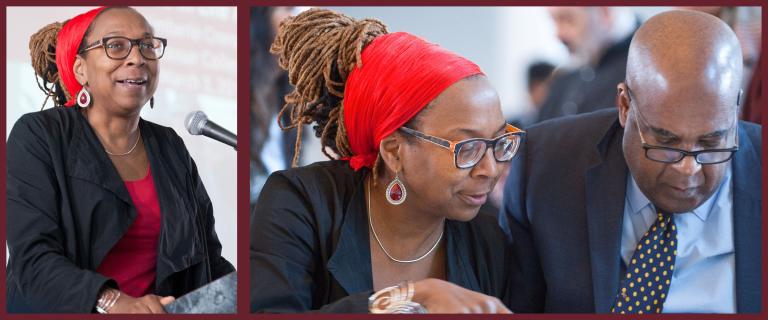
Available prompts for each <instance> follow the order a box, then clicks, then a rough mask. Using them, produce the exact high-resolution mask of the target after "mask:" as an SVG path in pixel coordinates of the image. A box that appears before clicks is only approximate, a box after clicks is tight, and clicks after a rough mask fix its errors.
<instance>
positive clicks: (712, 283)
mask: <svg viewBox="0 0 768 320" xmlns="http://www.w3.org/2000/svg"><path fill="white" fill-rule="evenodd" d="M628 176H629V177H628V178H627V194H626V198H625V200H624V219H623V221H624V222H623V226H622V232H621V258H622V259H623V260H624V264H625V265H627V264H628V262H629V260H630V259H632V255H633V254H634V253H635V252H634V251H635V247H636V246H637V242H638V241H640V239H641V238H642V237H643V234H644V233H645V232H646V231H647V230H648V228H650V227H651V225H652V224H653V222H654V219H655V218H656V211H655V209H654V206H653V205H652V204H651V202H650V201H649V200H648V198H646V197H645V195H644V194H643V193H642V192H641V191H640V188H639V187H638V186H637V183H636V182H635V179H633V178H632V175H631V174H628ZM674 219H675V224H676V225H677V239H678V241H677V242H678V244H677V258H676V260H675V271H674V273H673V274H672V283H671V284H670V288H669V293H668V294H667V300H666V301H665V302H664V309H663V311H662V312H663V313H681V312H687V313H698V312H704V313H735V312H736V285H735V275H736V272H735V265H736V263H735V254H734V252H735V251H734V244H733V184H732V182H731V166H730V165H729V166H728V168H727V169H726V172H725V176H724V177H723V181H722V183H721V184H720V186H719V187H718V189H717V190H716V191H715V193H714V194H713V195H712V197H710V198H709V199H708V200H707V201H705V202H704V203H703V204H702V205H700V206H699V207H698V208H696V209H693V211H691V212H686V213H679V214H675V215H674Z"/></svg>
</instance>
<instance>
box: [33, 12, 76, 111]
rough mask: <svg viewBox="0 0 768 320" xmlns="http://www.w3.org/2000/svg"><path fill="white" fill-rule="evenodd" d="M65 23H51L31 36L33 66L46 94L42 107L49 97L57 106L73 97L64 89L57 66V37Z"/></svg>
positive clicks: (39, 84) (38, 84) (39, 83)
mask: <svg viewBox="0 0 768 320" xmlns="http://www.w3.org/2000/svg"><path fill="white" fill-rule="evenodd" d="M64 23H66V22H64ZM64 23H62V22H54V23H51V24H49V25H47V26H45V27H43V28H42V29H40V30H39V31H37V32H36V33H35V34H33V35H32V36H31V37H30V38H29V54H30V56H31V58H32V68H33V69H34V70H35V75H36V77H35V79H36V80H37V86H38V88H40V90H42V91H43V92H44V93H45V96H46V97H45V100H44V101H43V106H42V107H45V103H46V102H48V99H49V98H53V104H54V106H57V107H58V106H63V105H64V104H65V103H66V102H67V100H69V99H70V98H72V97H70V95H69V92H67V90H65V89H64V84H63V82H61V78H60V77H59V70H58V68H56V37H57V36H58V34H59V30H61V27H62V26H64ZM41 109H42V108H41Z"/></svg>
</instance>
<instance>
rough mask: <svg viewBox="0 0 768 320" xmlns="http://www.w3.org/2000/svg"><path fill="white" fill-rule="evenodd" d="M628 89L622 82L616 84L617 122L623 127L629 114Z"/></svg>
mask: <svg viewBox="0 0 768 320" xmlns="http://www.w3.org/2000/svg"><path fill="white" fill-rule="evenodd" d="M629 102H630V98H629V90H628V87H627V84H626V83H624V82H622V83H619V85H617V86H616V108H617V109H618V110H619V123H621V127H622V128H624V127H625V126H626V123H627V116H628V115H629Z"/></svg>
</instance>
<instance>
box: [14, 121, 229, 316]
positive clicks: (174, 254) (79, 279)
mask: <svg viewBox="0 0 768 320" xmlns="http://www.w3.org/2000/svg"><path fill="white" fill-rule="evenodd" d="M139 128H140V130H141V137H142V139H143V142H144V145H145V147H146V149H147V155H148V157H149V162H150V166H151V167H152V175H153V177H154V182H155V186H156V189H157V193H158V198H159V201H160V211H161V214H162V220H161V231H160V239H159V246H158V250H159V252H158V255H157V280H156V283H155V292H156V294H158V295H173V296H177V297H178V296H180V295H182V294H184V293H187V292H189V291H191V290H193V289H195V288H197V287H200V286H202V285H204V284H206V283H208V282H210V281H211V279H215V278H217V277H219V276H223V275H225V274H227V273H229V272H231V271H233V270H234V268H233V267H232V265H231V264H230V263H229V262H227V261H226V260H225V259H224V258H222V257H221V244H220V243H219V240H218V238H217V236H216V232H215V230H214V220H213V207H212V206H211V201H210V199H209V198H208V194H207V192H206V191H205V187H204V186H203V183H202V181H201V180H200V176H199V175H198V173H197V167H196V166H195V163H194V161H193V160H192V158H191V157H190V155H189V153H188V152H187V149H186V147H184V143H183V141H182V140H181V138H180V137H179V136H178V135H176V133H175V132H174V131H173V130H172V129H170V128H166V127H162V126H159V125H157V124H154V123H151V122H148V121H144V120H140V122H139ZM7 183H8V190H7V195H8V206H7V209H8V211H7V212H8V247H9V250H10V261H9V264H8V274H7V280H8V281H7V285H8V287H7V293H8V295H7V297H8V311H9V312H81V313H84V312H91V311H92V310H93V308H94V306H95V304H96V298H97V295H98V293H99V290H100V289H101V288H102V286H104V285H111V286H116V283H115V282H114V281H113V280H110V279H107V278H106V277H104V276H103V275H101V274H98V273H96V272H95V271H94V270H96V268H97V267H98V266H99V264H100V263H101V261H102V259H103V258H104V257H105V256H106V254H107V253H108V252H109V250H110V249H111V248H112V246H113V245H115V243H117V241H119V240H120V239H121V238H122V236H123V234H124V233H125V232H126V231H127V230H128V227H130V225H131V224H132V223H133V220H134V219H135V218H136V209H135V207H134V205H133V202H132V200H131V197H130V195H129V193H128V190H127V189H126V187H125V184H124V182H123V181H122V179H121V178H120V176H119V174H118V173H117V170H116V169H115V167H114V165H113V164H112V162H111V161H110V160H109V158H108V156H107V154H106V153H105V152H104V148H103V147H102V145H101V143H100V142H99V140H98V138H97V137H96V135H95V132H94V131H93V129H92V128H91V127H90V126H89V125H88V122H87V121H86V120H85V117H83V116H82V115H81V114H80V112H79V111H78V110H77V108H53V109H48V110H45V111H41V112H34V113H29V114H26V115H24V116H22V117H21V119H19V120H18V121H17V122H16V124H15V125H14V127H13V130H12V131H11V134H10V137H9V138H8V181H7ZM125 263H126V266H130V261H126V262H125Z"/></svg>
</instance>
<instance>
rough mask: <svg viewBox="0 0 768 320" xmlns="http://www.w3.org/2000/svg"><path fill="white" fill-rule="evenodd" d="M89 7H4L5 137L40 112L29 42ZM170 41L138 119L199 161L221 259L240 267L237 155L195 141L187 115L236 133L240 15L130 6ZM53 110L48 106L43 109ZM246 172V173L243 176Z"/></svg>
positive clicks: (210, 143)
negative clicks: (169, 135) (175, 139)
mask: <svg viewBox="0 0 768 320" xmlns="http://www.w3.org/2000/svg"><path fill="white" fill-rule="evenodd" d="M92 8H93V7H8V8H7V9H6V10H7V11H6V14H7V16H6V19H7V28H6V30H8V31H7V38H6V41H7V42H6V50H7V61H6V65H7V73H6V81H5V85H6V90H7V98H6V106H7V109H6V110H5V112H6V116H7V120H6V125H7V132H6V139H7V138H8V133H10V130H11V128H12V127H13V124H14V123H15V122H16V120H17V119H18V118H19V117H21V115H23V114H25V113H28V112H34V111H38V110H40V107H41V105H42V103H43V101H44V100H45V95H44V94H43V92H42V91H40V89H38V87H37V82H36V81H35V73H34V71H33V69H32V64H31V60H30V54H29V45H28V44H29V37H30V36H31V35H32V34H33V33H35V32H37V30H39V29H40V28H42V27H43V26H45V25H47V24H49V23H51V22H54V21H60V22H61V21H64V20H66V19H69V18H72V17H74V16H75V15H77V14H80V13H83V12H86V11H87V10H90V9H92ZM135 9H136V10H138V11H139V12H140V13H141V14H143V15H144V16H145V17H146V18H147V20H148V21H149V23H150V24H151V25H152V26H153V27H154V29H155V35H157V36H159V37H164V38H167V39H168V47H167V48H166V52H165V55H164V56H163V58H162V59H161V60H160V62H159V70H160V72H159V74H160V76H159V77H160V82H159V84H158V87H157V91H156V93H155V107H154V109H150V108H149V106H148V105H147V106H145V107H144V108H143V109H142V111H141V116H142V118H144V119H146V120H149V121H152V122H155V123H158V124H160V125H163V126H168V127H171V128H173V129H174V130H175V131H176V133H177V134H178V135H179V136H181V138H182V139H183V140H184V144H185V145H186V146H187V149H189V152H190V154H191V155H192V158H193V159H194V160H195V162H196V163H197V167H198V170H199V172H200V176H201V178H202V180H203V183H204V184H205V188H206V189H207V191H208V195H209V196H210V197H211V201H212V202H213V207H214V214H215V219H216V232H217V233H218V236H219V240H220V241H221V244H222V247H223V249H222V255H223V256H224V257H225V258H226V259H227V260H229V261H230V262H232V263H233V264H234V265H237V261H236V259H237V254H236V253H235V249H236V244H237V237H236V235H237V233H236V232H237V228H236V221H237V214H236V213H237V203H236V200H237V199H236V192H235V188H236V178H235V177H236V174H237V166H236V165H235V156H236V152H235V150H234V149H232V148H231V147H229V146H226V145H224V144H222V143H219V142H217V141H214V140H211V139H208V138H205V137H202V136H192V135H190V134H189V133H187V131H186V129H185V128H184V118H185V116H186V115H187V114H188V113H190V112H194V111H196V110H202V111H203V112H205V113H206V114H207V115H208V118H209V119H210V120H212V121H215V122H216V123H218V124H219V125H221V126H222V127H224V128H226V129H228V130H230V131H232V132H237V127H236V125H237V115H236V109H237V108H236V107H237V103H236V102H237V91H236V83H237V82H236V80H237V78H236V75H237V53H236V49H237V36H236V34H237V33H236V31H237V20H236V17H237V10H236V8H234V7H135ZM52 106H53V104H52V103H51V102H50V101H49V103H48V105H47V106H46V107H47V108H50V107H52ZM243 174H246V173H243Z"/></svg>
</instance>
